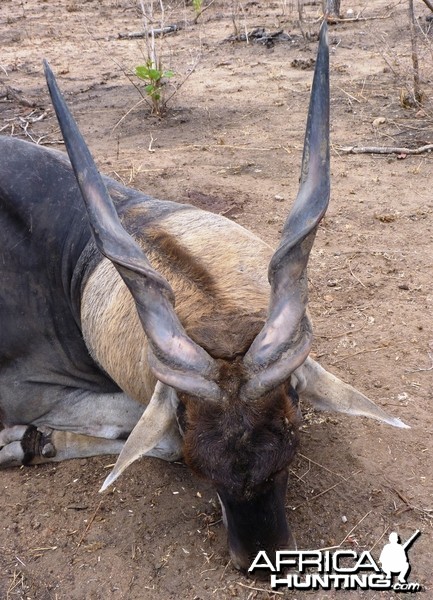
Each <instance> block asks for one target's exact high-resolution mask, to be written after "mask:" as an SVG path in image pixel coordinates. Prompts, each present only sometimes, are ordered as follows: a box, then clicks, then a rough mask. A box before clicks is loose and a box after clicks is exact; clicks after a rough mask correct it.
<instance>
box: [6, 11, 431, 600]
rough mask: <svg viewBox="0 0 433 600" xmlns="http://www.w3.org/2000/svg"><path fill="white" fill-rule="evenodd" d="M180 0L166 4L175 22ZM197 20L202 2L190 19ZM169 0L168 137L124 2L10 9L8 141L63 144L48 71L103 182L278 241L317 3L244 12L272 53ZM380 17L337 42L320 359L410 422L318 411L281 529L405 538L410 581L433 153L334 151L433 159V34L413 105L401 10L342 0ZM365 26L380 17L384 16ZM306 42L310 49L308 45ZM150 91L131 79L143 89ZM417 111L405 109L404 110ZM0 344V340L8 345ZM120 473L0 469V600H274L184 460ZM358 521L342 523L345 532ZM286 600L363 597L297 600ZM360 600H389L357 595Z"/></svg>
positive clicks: (343, 31)
mask: <svg viewBox="0 0 433 600" xmlns="http://www.w3.org/2000/svg"><path fill="white" fill-rule="evenodd" d="M168 4H169V3H168V2H167V5H168ZM185 4H188V6H185ZM190 4H191V3H189V2H188V3H184V2H178V1H175V0H173V2H171V3H170V7H169V6H167V11H166V13H167V14H166V22H167V23H171V22H173V23H178V22H183V23H184V25H185V26H184V27H182V29H181V30H179V31H178V32H176V33H174V34H173V35H170V36H167V37H166V38H165V40H164V44H163V48H164V54H163V60H164V66H166V67H167V68H171V69H173V70H174V72H175V73H176V76H175V78H174V82H176V79H177V81H180V80H181V79H182V77H185V76H186V75H187V74H188V72H189V70H190V69H191V68H192V67H193V65H195V63H196V62H197V59H198V58H200V60H199V62H198V64H197V66H196V68H195V70H194V72H193V73H192V74H191V75H190V76H189V78H188V79H187V81H186V82H185V84H184V85H183V87H182V88H181V89H180V90H179V92H178V93H177V94H176V95H175V96H174V97H173V98H172V100H171V103H170V110H169V112H168V113H167V115H166V116H165V117H164V118H163V119H158V118H156V117H153V116H151V115H150V114H149V108H148V107H147V105H146V104H145V103H144V102H141V103H140V104H139V105H138V106H136V105H137V103H138V102H139V101H140V100H141V96H140V95H139V93H138V92H137V89H136V88H135V87H134V85H132V83H131V81H130V80H129V79H128V77H126V76H125V72H128V71H130V70H131V69H133V68H134V67H135V66H136V65H138V64H142V63H143V62H144V59H143V41H142V40H140V39H119V38H118V34H119V33H125V32H134V31H138V30H140V29H141V26H142V21H141V15H140V11H139V9H138V8H137V3H135V2H133V1H132V0H98V1H97V0H88V1H80V2H79V1H77V0H58V1H57V2H51V1H45V2H41V1H38V0H23V1H22V2H16V0H2V2H1V5H0V43H1V47H2V53H1V58H0V128H1V129H2V134H3V135H15V136H20V137H22V138H27V139H28V138H30V137H31V138H32V139H34V140H35V141H39V142H40V143H43V144H53V145H54V146H56V147H59V148H62V146H61V141H60V134H59V131H58V126H57V123H56V120H55V117H54V115H53V111H52V108H51V105H50V102H49V99H48V94H47V90H46V87H45V82H44V78H43V73H42V58H44V57H45V58H47V59H48V60H49V61H50V63H51V65H52V67H53V69H54V71H55V72H56V74H57V75H58V77H59V82H60V84H61V86H62V89H63V90H64V91H65V93H66V97H67V99H68V102H69V104H70V106H71V107H72V109H73V112H74V114H75V116H76V118H77V120H78V122H79V124H80V127H81V129H82V131H83V133H84V135H85V137H86V139H87V141H88V143H89V145H90V147H91V149H92V151H93V153H94V156H95V157H96V159H97V162H98V164H99V166H100V168H101V170H102V171H103V172H105V173H106V174H108V175H110V176H113V177H116V178H118V179H120V180H122V181H123V182H124V183H126V184H127V185H131V186H132V187H136V188H138V189H141V190H143V191H145V192H146V193H149V194H152V195H154V196H155V197H159V198H164V199H172V200H175V201H180V202H191V203H193V204H196V205H198V206H201V207H203V208H205V209H207V210H212V211H215V212H221V213H222V214H225V215H226V216H229V217H230V218H233V219H235V220H236V221H237V222H239V223H241V224H242V225H245V226H246V227H248V228H250V229H252V230H253V231H255V232H256V233H258V234H260V235H261V236H262V237H263V238H264V239H265V240H267V241H269V242H272V243H273V244H276V243H277V240H278V236H279V232H280V230H281V227H282V224H283V222H284V219H285V217H286V215H287V213H288V211H289V207H290V205H291V202H292V200H293V198H294V197H295V194H296V190H297V182H298V176H299V169H300V161H301V153H302V144H303V134H304V127H305V120H306V110H307V102H308V96H309V88H310V84H311V80H312V59H314V56H315V52H316V47H317V44H316V41H314V35H313V39H311V40H310V39H307V37H310V36H309V34H310V33H312V34H314V33H315V32H317V30H318V21H317V22H313V21H314V18H315V17H318V16H320V8H319V7H318V6H314V5H311V6H308V7H307V8H308V15H307V16H308V18H309V19H310V21H309V22H305V21H304V24H303V31H304V34H305V36H303V35H302V33H301V30H300V28H299V26H298V23H297V18H298V16H297V11H295V10H294V8H293V7H292V4H296V3H289V2H281V1H275V2H271V1H269V2H268V1H263V2H260V1H259V2H245V3H243V11H241V12H238V13H237V16H236V19H237V21H236V22H237V23H238V25H239V31H240V32H243V31H245V30H247V31H252V30H253V29H254V28H256V27H263V28H265V30H266V31H269V32H276V31H279V30H283V31H284V32H285V33H287V34H289V39H281V40H280V39H277V40H275V42H274V43H266V44H265V43H260V42H257V41H254V40H249V43H246V42H242V41H240V42H227V41H225V40H226V39H227V38H228V37H229V36H231V35H233V34H234V26H233V20H232V8H231V5H232V4H233V3H231V2H228V1H223V0H216V1H215V2H214V3H213V4H212V6H211V7H209V9H208V10H207V11H206V12H205V13H203V15H202V17H201V18H200V19H199V20H198V23H197V24H194V25H192V24H191V21H192V20H193V17H194V13H193V10H192V8H191V6H190ZM342 4H343V9H344V10H346V8H351V9H353V10H354V15H357V14H358V11H360V10H361V9H362V11H363V12H362V17H366V18H367V17H368V19H369V20H358V21H353V20H352V21H347V22H339V23H337V24H335V25H333V26H332V27H331V29H330V40H331V85H332V91H331V96H332V132H331V133H332V144H333V152H332V199H331V205H330V209H329V212H328V214H327V216H326V219H325V220H324V223H323V225H322V226H321V228H320V231H319V234H318V238H317V241H316V245H315V248H314V250H313V254H312V259H311V266H310V271H309V277H310V309H311V313H312V316H313V319H314V323H315V332H316V342H315V346H314V355H315V356H316V357H319V359H320V361H321V362H322V364H323V365H324V366H326V368H328V369H329V370H331V371H334V372H335V373H336V374H337V375H339V376H341V377H342V378H344V379H345V380H347V381H348V382H350V383H352V384H353V385H355V386H356V387H358V388H359V389H361V390H362V391H363V392H364V393H366V394H367V395H368V396H370V397H371V398H372V399H374V400H375V401H376V402H377V403H378V404H380V405H381V406H383V407H384V408H385V410H387V411H389V412H390V413H392V414H394V415H396V416H398V417H400V418H401V419H403V420H404V421H405V422H407V423H408V424H410V425H411V429H410V430H396V429H393V428H390V427H386V426H383V425H380V424H377V423H375V422H371V421H367V420H365V419H360V418H357V419H355V418H354V419H350V418H348V417H340V416H334V415H328V414H325V413H323V414H318V413H313V412H311V411H310V410H309V409H308V407H304V412H305V423H304V426H303V433H302V450H301V452H302V454H300V455H299V457H298V459H297V460H296V462H295V464H294V465H293V468H292V477H291V481H290V486H289V489H288V493H287V512H288V515H289V519H290V522H291V524H292V527H293V530H294V533H295V535H296V539H297V542H298V546H299V547H300V548H308V549H312V548H320V547H329V546H335V545H338V544H340V543H341V542H343V540H344V542H343V547H348V548H355V549H358V550H359V549H372V553H373V555H376V556H378V554H379V552H380V549H381V548H382V546H383V544H384V543H385V541H386V540H387V537H388V535H389V533H390V532H391V531H397V532H398V533H399V534H400V535H401V537H402V538H403V539H407V538H408V537H409V536H410V535H411V534H412V533H413V532H414V531H415V530H416V529H421V530H422V535H421V537H420V539H419V540H418V541H417V542H416V543H415V545H414V546H413V548H412V550H411V551H410V554H409V557H410V560H411V564H412V572H411V576H410V580H411V581H418V582H419V583H421V585H422V586H423V588H424V590H425V592H426V593H425V597H426V598H427V597H430V596H431V594H432V593H433V591H432V590H433V582H432V576H431V573H432V558H431V545H432V537H431V533H432V529H431V526H432V510H433V506H432V498H433V485H432V454H431V452H432V443H431V439H432V433H433V418H432V410H431V406H432V404H431V398H432V392H433V389H432V388H433V371H432V369H431V367H432V356H433V329H432V312H433V289H432V263H433V258H432V257H433V230H432V223H433V208H432V206H433V198H432V189H433V175H432V173H433V154H432V153H425V154H421V155H419V156H405V155H401V156H398V155H395V154H392V155H375V154H374V155H372V154H361V155H349V154H346V153H344V152H342V151H340V150H339V148H340V147H341V146H361V145H363V146H367V145H369V146H371V145H375V146H401V147H410V148H416V147H419V146H422V145H424V144H427V143H433V103H432V99H433V70H432V68H431V65H432V64H433V61H432V54H433V50H432V48H433V32H432V30H431V28H430V30H428V23H427V22H426V20H425V17H426V16H427V14H428V9H427V7H426V6H425V5H424V4H423V3H422V2H416V3H415V4H416V10H417V18H418V23H419V26H420V27H421V28H422V29H423V31H424V32H425V33H424V35H423V36H420V39H421V42H420V47H419V53H420V65H421V80H422V87H423V90H424V92H425V102H424V105H423V106H422V107H410V106H407V102H405V101H404V99H405V98H406V96H405V93H406V92H407V86H408V85H409V86H410V81H411V74H410V68H411V67H410V65H411V62H410V52H411V48H410V39H409V28H408V24H407V3H406V2H403V1H400V2H398V1H397V2H393V3H388V2H387V1H386V0H377V1H375V2H367V3H365V2H358V1H354V2H352V3H350V6H349V3H348V2H345V1H343V2H342ZM371 17H374V18H372V19H370V18H371ZM307 34H308V36H307ZM136 83H137V85H138V84H139V82H138V81H137V82H136ZM402 99H403V100H402ZM0 335H1V332H0ZM110 462H112V461H110V459H109V458H95V459H92V460H79V461H70V462H68V463H63V464H59V465H56V466H53V465H45V466H39V467H34V468H23V469H16V470H9V471H3V472H1V473H0V489H1V493H0V514H1V519H0V597H1V598H6V599H15V598H17V599H23V600H24V599H31V600H48V599H49V600H84V599H85V600H99V599H104V600H105V599H107V598H113V599H121V598H123V599H138V598H140V599H142V598H143V599H149V600H154V599H155V600H156V599H163V600H167V599H170V598H173V599H177V598H185V599H188V600H193V599H197V600H199V599H202V600H210V599H213V598H218V599H220V598H221V599H228V598H240V599H244V600H247V599H253V598H260V599H262V598H263V599H266V598H274V597H275V598H277V597H281V596H279V595H278V596H277V595H275V594H273V593H272V592H271V590H270V588H269V586H268V584H267V582H263V581H262V582H259V581H257V582H256V581H254V580H251V579H247V578H245V577H243V576H242V575H241V574H239V573H238V572H237V571H236V570H235V569H234V568H233V567H232V565H231V564H230V562H229V557H228V552H227V547H226V541H225V531H224V528H223V525H222V522H221V514H220V509H219V506H218V505H217V500H216V495H215V493H214V492H213V490H212V489H211V488H210V487H208V486H207V485H206V484H204V483H203V482H201V481H198V480H196V479H195V478H194V477H193V476H192V475H191V474H190V473H189V472H188V470H187V469H186V468H185V466H184V465H183V464H165V463H162V462H160V461H157V460H152V459H148V460H143V461H141V462H139V463H135V464H134V465H133V466H132V467H131V468H130V469H129V470H128V471H127V472H126V474H125V475H123V476H122V478H121V479H120V480H119V481H118V482H116V485H115V487H114V488H113V489H112V490H111V491H110V492H108V493H106V494H104V495H102V496H101V495H99V494H98V489H99V487H100V485H101V483H102V481H103V479H104V478H105V476H106V474H107V468H108V465H109V463H110ZM343 517H344V518H343ZM285 595H286V596H287V597H289V598H293V599H295V598H298V599H299V597H301V595H302V596H304V595H305V596H313V597H315V598H320V599H323V600H325V599H330V598H334V597H338V598H339V599H344V600H346V599H350V598H355V597H356V598H357V597H358V596H359V593H357V592H347V591H346V592H344V591H340V592H333V591H323V592H298V593H293V594H287V593H286V594H285ZM362 596H363V597H364V598H366V599H368V600H373V598H374V599H377V598H386V599H388V598H393V597H396V594H394V593H393V592H373V591H371V592H364V593H363V594H362Z"/></svg>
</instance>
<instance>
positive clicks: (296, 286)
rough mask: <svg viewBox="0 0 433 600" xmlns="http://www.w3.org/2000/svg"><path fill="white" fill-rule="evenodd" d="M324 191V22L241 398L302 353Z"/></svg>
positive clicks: (259, 391)
mask: <svg viewBox="0 0 433 600" xmlns="http://www.w3.org/2000/svg"><path fill="white" fill-rule="evenodd" d="M329 194H330V176H329V49H328V36H327V25H326V22H324V23H323V24H322V27H321V30H320V38H319V48H318V52H317V60H316V67H315V71H314V79H313V86H312V90H311V98H310V105H309V110H308V119H307V128H306V133H305V141H304V152H303V158H302V171H301V178H300V187H299V191H298V195H297V197H296V200H295V202H294V204H293V207H292V210H291V212H290V214H289V216H288V218H287V220H286V222H285V224H284V227H283V231H282V237H281V241H280V244H279V246H278V248H277V250H276V252H275V254H274V255H273V257H272V259H271V262H270V265H269V271H268V277H269V282H270V284H271V299H270V306H269V316H268V319H267V321H266V323H265V325H264V326H263V329H262V330H261V331H260V333H259V334H258V335H257V337H256V339H255V340H254V342H253V343H252V344H251V346H250V348H249V350H248V352H247V354H246V355H245V358H244V365H245V369H246V372H247V377H248V381H247V383H246V384H245V385H244V388H243V391H242V393H243V395H244V397H245V398H247V399H255V398H258V397H260V396H262V395H263V394H264V393H265V392H267V391H268V390H270V389H272V388H274V387H276V386H277V385H278V384H280V383H282V382H283V381H285V380H287V379H288V378H289V376H290V374H291V373H292V372H293V371H294V370H295V369H296V368H297V367H299V366H300V365H301V364H302V363H303V362H304V360H305V359H306V358H307V356H308V353H309V351H310V348H311V343H312V331H311V325H310V321H309V319H308V315H307V312H306V309H307V302H308V282H307V263H308V259H309V256H310V251H311V248H312V246H313V242H314V238H315V235H316V231H317V227H318V225H319V222H320V220H321V219H322V217H323V215H324V214H325V212H326V209H327V207H328V202H329Z"/></svg>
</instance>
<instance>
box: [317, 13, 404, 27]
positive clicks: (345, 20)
mask: <svg viewBox="0 0 433 600" xmlns="http://www.w3.org/2000/svg"><path fill="white" fill-rule="evenodd" d="M393 14H394V13H393V11H391V12H390V13H388V14H387V15H382V16H377V17H360V16H358V17H342V18H339V17H331V16H330V17H328V18H327V19H326V21H327V22H328V23H330V24H331V25H332V24H333V23H357V22H358V21H379V20H381V19H389V18H390V17H392V15H393Z"/></svg>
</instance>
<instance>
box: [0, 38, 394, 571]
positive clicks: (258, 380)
mask: <svg viewBox="0 0 433 600" xmlns="http://www.w3.org/2000/svg"><path fill="white" fill-rule="evenodd" d="M45 70H46V77H47V82H48V87H49V90H50V93H51V98H52V101H53V105H54V107H55V110H56V113H57V117H58V120H59V123H60V126H61V129H62V132H63V137H64V140H65V144H66V148H67V151H68V154H69V158H70V161H71V163H72V168H71V166H70V163H69V161H68V160H67V158H66V157H65V156H64V155H63V154H62V153H60V152H54V151H50V150H47V149H44V148H40V147H38V146H36V145H33V144H29V143H27V142H23V141H20V140H17V139H12V138H8V137H3V138H0V140H1V141H0V144H1V156H2V159H1V165H0V195H1V204H0V208H1V211H0V228H1V238H0V244H1V261H0V281H1V285H0V327H1V335H0V361H1V362H0V411H1V414H0V418H1V421H2V423H3V426H4V428H3V430H2V431H1V433H0V448H1V450H0V464H1V466H4V467H6V466H12V465H21V464H30V463H31V464H33V463H41V462H48V461H61V460H64V459H67V458H76V457H86V456H94V455H102V454H118V455H119V457H118V460H117V463H116V465H115V467H114V469H113V471H112V472H111V474H110V475H109V476H108V477H107V479H106V481H105V483H104V485H103V487H102V489H105V488H107V486H109V485H110V484H111V483H113V481H114V480H115V479H116V478H117V477H118V476H119V475H120V474H121V473H122V471H124V469H126V467H127V466H128V465H130V464H131V463H132V462H133V461H135V460H136V459H137V458H139V457H141V456H143V455H146V456H155V457H159V458H163V459H165V460H173V459H177V458H179V457H180V456H181V455H183V457H184V460H185V462H186V463H187V464H188V465H189V466H190V467H191V469H192V470H193V471H194V472H195V473H197V474H198V475H199V476H201V477H203V478H205V479H206V480H208V481H209V482H211V483H212V485H213V486H214V487H215V489H216V491H217V493H218V496H219V498H220V501H221V505H222V510H223V517H224V522H225V524H226V527H227V530H228V541H229V548H230V553H231V557H232V560H233V563H234V564H235V565H236V566H237V567H239V568H242V569H247V568H248V567H249V566H250V563H251V559H252V557H254V556H255V555H256V553H257V552H258V551H259V550H266V551H267V553H268V554H269V555H270V553H272V552H274V551H275V550H277V549H281V548H285V547H288V546H290V545H291V544H292V543H293V540H292V538H291V534H290V531H289V528H288V525H287V522H286V515H285V510H284V501H285V495H286V488H287V476H288V467H289V464H290V462H291V461H292V459H293V457H294V455H295V452H296V449H297V446H298V418H299V410H298V396H299V397H300V398H301V399H302V400H304V399H305V400H308V401H310V402H312V404H313V405H314V406H316V407H320V408H325V409H330V410H334V411H340V412H344V413H349V414H352V415H364V416H367V417H372V418H375V419H379V420H380V421H384V422H385V423H389V424H391V425H394V426H396V427H405V425H404V424H403V423H402V422H401V421H400V420H399V419H396V418H392V417H390V416H388V415H387V414H385V413H384V412H383V410H382V409H380V408H379V407H377V406H376V405H375V404H374V403H373V402H371V401H370V400H368V399H367V398H366V397H365V396H363V395H362V394H361V393H360V392H358V391H357V390H355V389H354V388H352V387H351V386H349V385H347V384H345V383H343V382H342V381H340V380H339V379H337V378H336V377H334V376H333V375H331V374H330V373H328V372H327V371H325V370H324V369H323V368H322V367H321V366H319V365H318V364H317V363H316V362H315V361H314V360H312V359H311V358H309V356H308V355H309V352H310V348H311V343H312V328H311V322H310V319H309V316H308V312H307V262H308V257H309V254H310V250H311V247H312V245H313V241H314V237H315V234H316V230H317V227H318V224H319V222H320V220H321V219H322V217H323V215H324V213H325V211H326V208H327V205H328V198H329V185H330V184H329V74H328V71H329V68H328V45H327V34H326V28H325V27H323V28H322V31H321V35H320V44H319V51H318V58H317V63H316V70H315V75H314V82H313V87H312V92H311V102H310V108H309V113H308V123H307V131H306V137H305V146H304V155H303V162H302V175H301V183H300V189H299V193H298V196H297V198H296V201H295V203H294V205H293V208H292V210H291V212H290V215H289V217H288V219H287V221H286V223H285V226H284V229H283V233H282V238H281V242H280V244H279V246H278V248H277V250H276V251H275V252H273V250H272V249H271V248H270V247H269V246H268V245H267V244H265V243H264V242H262V241H261V240H260V239H258V238H257V237H256V236H255V235H253V234H252V233H250V232H248V231H246V230H245V229H243V228H242V227H240V226H239V225H237V224H236V223H233V222H231V221H229V220H228V219H226V218H224V217H221V216H218V215H214V214H210V213H208V212H205V211H202V210H198V209H196V208H194V207H192V206H188V205H184V204H177V203H173V202H164V201H159V200H155V199H153V198H151V197H149V196H146V195H144V194H142V193H140V192H138V191H135V190H132V189H128V188H126V187H124V186H122V185H120V184H119V183H117V182H116V181H113V180H111V179H109V178H107V177H103V176H102V177H101V176H100V175H99V173H98V171H97V169H96V166H95V164H94V162H93V159H92V158H91V155H90V153H89V150H88V148H87V146H86V144H85V142H84V140H83V138H82V137H81V134H80V133H79V131H78V128H77V125H76V123H75V122H74V120H73V118H72V116H71V114H70V113H69V110H68V108H67V107H66V105H65V102H64V100H63V99H62V97H61V95H60V92H59V90H58V87H57V84H56V82H55V79H54V76H53V74H52V72H51V70H50V68H49V67H48V65H47V64H46V65H45ZM77 183H78V185H77ZM81 196H82V198H83V199H84V203H83V200H82V198H81ZM268 265H269V268H268ZM175 298H176V310H175V309H174V301H175ZM125 440H126V441H125Z"/></svg>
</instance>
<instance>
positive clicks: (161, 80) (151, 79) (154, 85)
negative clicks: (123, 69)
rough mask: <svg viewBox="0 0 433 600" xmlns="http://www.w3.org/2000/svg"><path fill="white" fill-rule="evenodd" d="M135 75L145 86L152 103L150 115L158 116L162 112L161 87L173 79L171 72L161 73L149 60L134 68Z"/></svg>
mask: <svg viewBox="0 0 433 600" xmlns="http://www.w3.org/2000/svg"><path fill="white" fill-rule="evenodd" d="M135 74H136V75H137V77H139V78H140V79H142V80H143V81H144V82H145V84H146V86H145V88H144V90H145V92H146V94H147V95H148V96H149V98H150V100H151V103H152V113H153V114H155V115H158V116H160V115H161V114H162V112H163V110H164V107H165V103H164V101H163V86H164V85H165V83H166V81H165V80H167V79H170V78H171V77H173V75H174V72H173V71H171V70H167V71H163V70H162V69H159V68H158V67H157V66H155V65H154V64H153V63H152V61H151V60H150V59H149V60H147V61H146V64H145V65H139V66H138V67H135Z"/></svg>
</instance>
